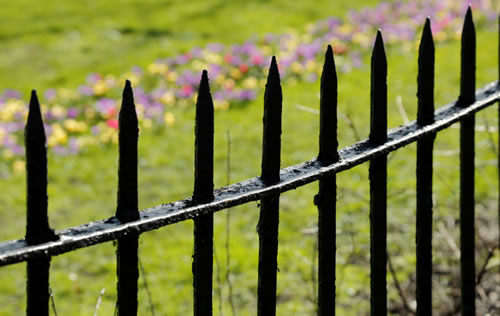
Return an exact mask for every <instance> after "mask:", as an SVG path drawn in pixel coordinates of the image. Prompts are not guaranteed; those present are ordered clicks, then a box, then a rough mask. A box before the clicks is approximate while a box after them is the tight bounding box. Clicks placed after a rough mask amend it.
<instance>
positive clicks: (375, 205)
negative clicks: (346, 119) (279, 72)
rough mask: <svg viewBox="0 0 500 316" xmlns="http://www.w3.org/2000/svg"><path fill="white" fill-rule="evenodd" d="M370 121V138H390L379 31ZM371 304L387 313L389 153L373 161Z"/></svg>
mask: <svg viewBox="0 0 500 316" xmlns="http://www.w3.org/2000/svg"><path fill="white" fill-rule="evenodd" d="M371 62H372V63H371V99H370V102H371V121H370V137H369V140H370V142H371V143H373V144H383V143H385V142H386V140H387V58H386V55H385V49H384V41H383V38H382V33H381V31H380V30H379V31H378V32H377V39H376V40H375V46H374V48H373V54H372V60H371ZM369 177H370V267H371V268H370V275H371V277H370V278H371V280H370V291H371V296H370V306H371V315H386V314H387V280H386V275H387V155H382V156H380V157H378V158H375V159H372V160H370V168H369Z"/></svg>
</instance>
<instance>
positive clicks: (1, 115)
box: [0, 99, 26, 121]
mask: <svg viewBox="0 0 500 316" xmlns="http://www.w3.org/2000/svg"><path fill="white" fill-rule="evenodd" d="M25 107H26V106H25V105H24V103H23V102H22V101H21V100H14V99H10V100H9V101H7V103H6V104H5V106H4V107H3V108H2V109H1V110H0V120H2V121H11V120H12V119H13V118H14V115H15V114H16V112H22V111H25V110H26V109H25Z"/></svg>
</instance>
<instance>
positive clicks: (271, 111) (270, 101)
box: [261, 56, 283, 184]
mask: <svg viewBox="0 0 500 316" xmlns="http://www.w3.org/2000/svg"><path fill="white" fill-rule="evenodd" d="M282 103H283V94H282V91H281V83H280V73H279V70H278V63H277V62H276V57H275V56H273V58H272V60H271V66H270V68H269V74H268V76H267V83H266V90H265V92H264V119H263V121H264V133H263V142H262V173H261V179H262V181H263V182H264V183H266V184H267V183H276V182H279V180H280V176H279V170H280V160H281V111H282Z"/></svg>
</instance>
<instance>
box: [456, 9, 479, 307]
mask: <svg viewBox="0 0 500 316" xmlns="http://www.w3.org/2000/svg"><path fill="white" fill-rule="evenodd" d="M475 71H476V32H475V29H474V21H473V19H472V11H471V8H470V7H469V9H468V10H467V14H466V15H465V21H464V26H463V30H462V49H461V74H460V97H459V98H458V104H457V105H458V106H461V107H467V106H469V105H470V104H472V103H473V102H474V101H475V86H476V73H475ZM474 125H475V116H474V115H470V116H468V117H466V118H464V119H463V120H462V121H461V122H460V253H461V255H460V266H461V293H462V315H464V316H465V315H475V313H476V312H475V310H476V308H475V305H476V303H475V300H476V291H475V285H476V283H475V279H476V278H475V254H474V238H475V236H474V235H475V232H474Z"/></svg>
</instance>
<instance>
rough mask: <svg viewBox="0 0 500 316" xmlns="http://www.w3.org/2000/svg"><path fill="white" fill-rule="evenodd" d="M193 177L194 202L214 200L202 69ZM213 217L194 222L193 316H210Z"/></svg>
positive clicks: (209, 109) (210, 123) (208, 103)
mask: <svg viewBox="0 0 500 316" xmlns="http://www.w3.org/2000/svg"><path fill="white" fill-rule="evenodd" d="M195 120H196V122H195V155H194V161H195V163H194V164H195V168H194V170H195V171H194V172H195V177H194V192H193V200H195V201H198V202H201V203H203V202H209V201H212V200H213V198H214V180H213V179H214V105H213V102H212V96H211V94H210V87H209V85H208V73H207V71H206V70H203V74H202V77H201V81H200V88H199V91H198V99H197V102H196V119H195ZM213 235H214V217H213V214H212V213H209V214H205V215H201V216H199V217H197V218H195V220H194V253H193V294H194V300H193V303H194V315H195V316H210V315H212V273H213V248H214V243H213V238H214V237H213Z"/></svg>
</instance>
